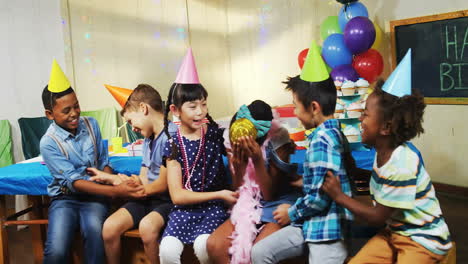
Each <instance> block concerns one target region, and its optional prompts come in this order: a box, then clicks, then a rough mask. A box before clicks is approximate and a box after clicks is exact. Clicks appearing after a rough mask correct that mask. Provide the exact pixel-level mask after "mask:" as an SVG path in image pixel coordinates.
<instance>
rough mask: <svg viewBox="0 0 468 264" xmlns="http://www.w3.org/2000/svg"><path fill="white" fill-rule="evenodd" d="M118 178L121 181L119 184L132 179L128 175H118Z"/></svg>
mask: <svg viewBox="0 0 468 264" xmlns="http://www.w3.org/2000/svg"><path fill="white" fill-rule="evenodd" d="M117 176H118V177H119V179H120V182H119V184H120V183H122V182H125V181H128V180H130V177H128V176H127V175H125V174H122V173H119V174H117Z"/></svg>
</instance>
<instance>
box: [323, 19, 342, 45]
mask: <svg viewBox="0 0 468 264" xmlns="http://www.w3.org/2000/svg"><path fill="white" fill-rule="evenodd" d="M335 33H338V34H341V33H343V32H341V28H340V24H339V23H338V16H329V17H327V18H326V19H325V20H324V21H323V22H322V25H320V36H321V37H322V40H325V39H326V38H327V37H328V36H329V35H331V34H335Z"/></svg>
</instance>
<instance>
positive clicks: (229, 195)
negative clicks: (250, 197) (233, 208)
mask: <svg viewBox="0 0 468 264" xmlns="http://www.w3.org/2000/svg"><path fill="white" fill-rule="evenodd" d="M238 197H239V193H238V192H233V191H229V190H221V191H219V198H220V199H222V200H224V201H225V202H226V203H227V204H229V205H232V204H235V203H236V202H237V198H238Z"/></svg>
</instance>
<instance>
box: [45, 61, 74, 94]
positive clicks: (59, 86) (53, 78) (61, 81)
mask: <svg viewBox="0 0 468 264" xmlns="http://www.w3.org/2000/svg"><path fill="white" fill-rule="evenodd" d="M70 86H71V85H70V82H69V81H68V79H67V76H65V74H64V73H63V71H62V69H61V68H60V66H59V65H58V63H57V61H56V60H55V59H54V61H53V62H52V70H51V71H50V78H49V85H48V88H47V89H48V90H49V91H51V92H53V93H60V92H63V91H65V90H67V89H68V88H70Z"/></svg>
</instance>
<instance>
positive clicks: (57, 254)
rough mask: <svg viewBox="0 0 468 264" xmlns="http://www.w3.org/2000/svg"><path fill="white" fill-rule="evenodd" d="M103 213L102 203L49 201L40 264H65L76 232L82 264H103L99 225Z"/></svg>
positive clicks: (102, 220) (101, 221) (103, 217)
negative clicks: (43, 248)
mask: <svg viewBox="0 0 468 264" xmlns="http://www.w3.org/2000/svg"><path fill="white" fill-rule="evenodd" d="M107 214H108V206H107V204H106V203H104V202H95V201H80V200H77V199H73V198H70V199H61V200H53V201H52V203H51V205H50V207H49V226H48V230H47V241H46V244H45V250H44V264H55V263H69V262H70V248H71V245H72V242H73V239H74V237H75V234H76V231H78V230H80V233H81V236H82V238H83V242H84V251H83V252H84V255H85V261H86V262H85V263H88V264H93V263H96V264H98V263H99V264H100V263H105V253H104V252H105V251H104V243H103V240H102V225H103V223H104V220H106V217H107Z"/></svg>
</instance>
